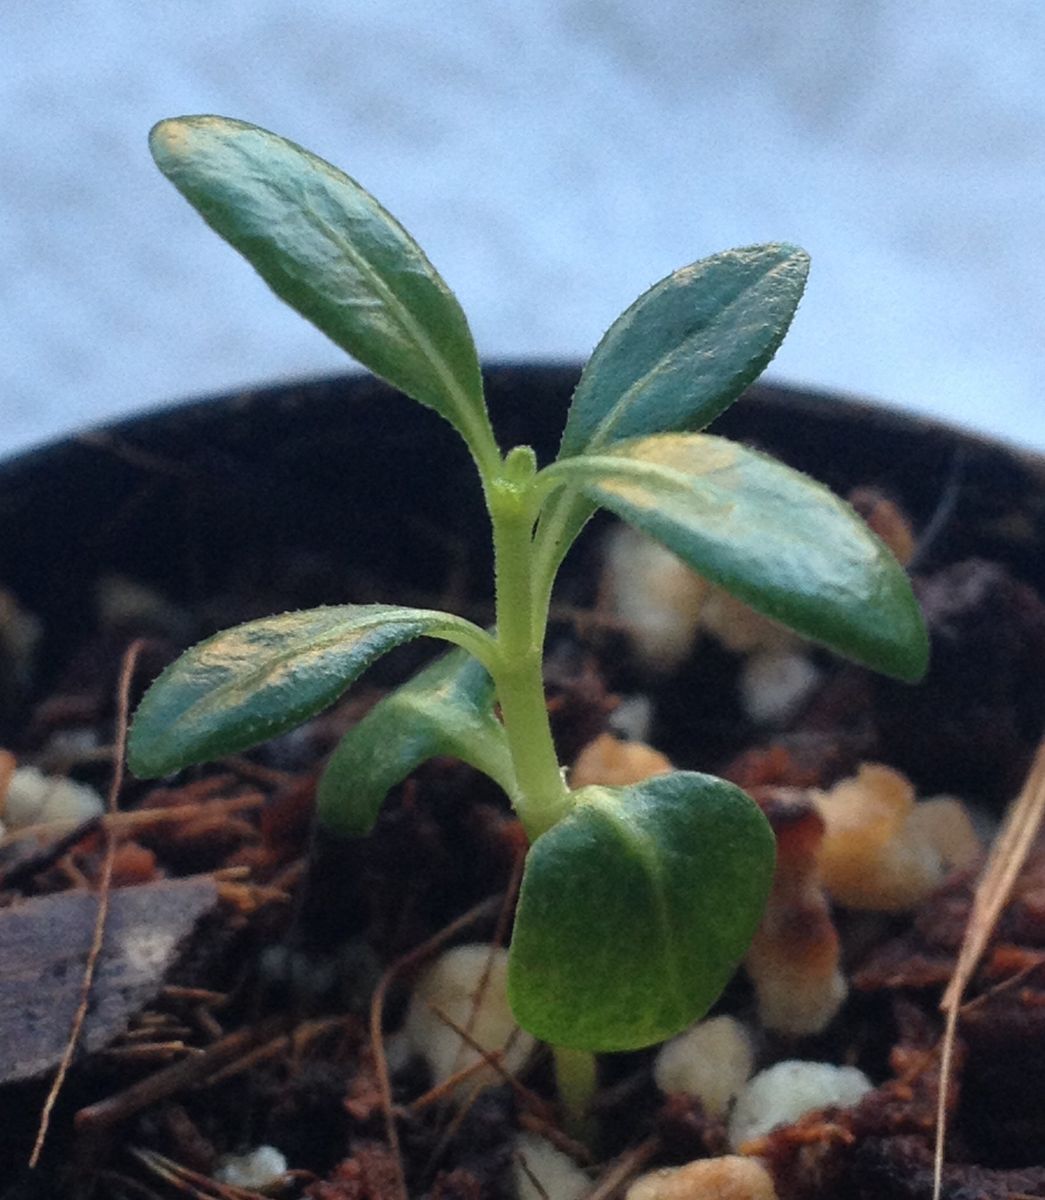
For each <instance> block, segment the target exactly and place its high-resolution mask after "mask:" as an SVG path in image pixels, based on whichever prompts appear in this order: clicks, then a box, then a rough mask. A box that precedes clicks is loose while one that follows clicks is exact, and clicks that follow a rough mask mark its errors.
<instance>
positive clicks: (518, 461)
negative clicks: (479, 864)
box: [487, 447, 569, 841]
mask: <svg viewBox="0 0 1045 1200" xmlns="http://www.w3.org/2000/svg"><path fill="white" fill-rule="evenodd" d="M534 469H535V464H534V461H533V452H532V450H530V449H529V447H521V448H518V449H516V450H513V451H512V453H511V454H509V456H508V458H507V459H506V460H505V468H504V471H503V473H502V475H501V476H500V478H498V479H496V480H493V481H492V482H491V484H490V486H489V487H488V489H487V503H488V505H489V508H490V518H491V521H492V523H493V534H494V555H495V572H496V587H497V601H496V604H497V609H496V612H497V643H498V649H499V659H500V661H499V663H498V669H497V670H496V672H495V673H494V682H495V683H496V685H497V698H498V700H499V701H500V705H501V716H502V718H503V720H504V729H505V734H506V735H507V739H508V748H509V752H510V754H511V756H512V763H513V765H514V767H515V775H516V779H517V781H518V787H519V795H518V797H517V805H516V807H517V810H518V813H519V819H520V820H521V821H522V823H523V827H524V828H525V830H526V833H527V836H528V837H529V839H530V841H533V840H534V839H535V838H537V837H539V836H540V835H541V834H542V833H543V832H544V831H545V830H546V829H550V828H551V827H552V826H553V825H554V824H556V822H558V821H559V820H561V818H562V817H563V816H564V815H565V814H566V812H567V811H568V810H569V792H568V790H567V788H566V784H565V783H564V782H563V778H562V772H561V771H560V769H559V762H558V758H557V757H556V753H555V746H554V745H553V743H552V736H551V728H550V726H549V724H548V708H547V705H546V704H545V699H544V678H543V674H542V665H543V656H544V633H545V621H544V620H540V619H535V615H534V610H533V525H534V519H535V504H534V494H533V488H532V479H533V473H534Z"/></svg>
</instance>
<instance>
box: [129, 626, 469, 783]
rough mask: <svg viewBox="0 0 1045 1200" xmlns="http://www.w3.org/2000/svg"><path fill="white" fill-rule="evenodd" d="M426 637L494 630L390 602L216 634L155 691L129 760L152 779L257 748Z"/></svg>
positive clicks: (144, 705) (140, 716)
mask: <svg viewBox="0 0 1045 1200" xmlns="http://www.w3.org/2000/svg"><path fill="white" fill-rule="evenodd" d="M422 635H427V636H430V637H442V638H447V639H448V640H450V641H456V640H458V638H460V637H464V638H468V639H470V638H474V637H479V638H481V637H484V636H485V635H484V634H483V632H482V630H480V629H479V628H477V627H476V626H474V625H472V624H471V623H470V622H468V621H464V620H462V619H461V618H459V617H453V616H450V615H449V614H447V613H441V612H429V611H427V610H425V609H414V608H399V607H395V606H392V605H386V604H360V605H352V604H346V605H341V606H339V607H330V608H314V609H310V610H309V611H307V612H292V613H283V614H282V615H280V616H276V617H265V618H263V619H262V620H260V621H250V622H248V623H247V624H246V625H239V626H237V627H236V628H235V629H227V630H225V631H224V632H223V633H218V634H215V635H214V636H213V637H211V638H208V639H207V640H206V641H203V642H200V643H199V645H197V646H193V647H192V649H190V650H187V651H186V652H185V653H184V654H183V655H182V656H181V658H179V659H178V660H177V661H176V662H174V663H172V664H171V665H170V666H169V667H168V668H167V669H166V670H165V671H164V672H163V673H162V674H161V675H160V676H159V678H158V679H156V681H155V682H154V683H153V685H152V686H151V687H150V688H149V690H148V691H147V692H146V693H145V696H144V697H143V698H142V702H141V704H139V706H138V711H137V712H136V713H135V716H134V723H133V725H132V727H131V732H130V737H129V741H128V756H127V761H128V764H129V766H130V768H131V770H132V771H133V772H134V773H135V774H136V775H138V776H139V777H140V778H143V779H150V778H153V777H155V776H158V775H166V774H168V773H169V772H171V771H176V770H179V769H180V768H182V767H186V766H189V765H190V764H192V763H198V762H205V761H207V760H208V759H212V758H216V757H220V756H221V755H224V754H235V753H238V752H239V751H241V750H246V749H248V748H249V747H250V746H256V745H257V744H258V743H259V742H264V741H266V740H267V739H268V738H271V737H275V736H276V735H277V734H280V733H284V732H286V730H288V729H293V728H294V726H296V725H300V724H301V722H302V721H305V720H307V719H308V718H309V717H311V716H314V715H315V714H316V713H317V712H320V711H321V710H322V709H324V708H326V707H327V706H328V705H329V704H332V703H333V702H334V701H335V700H336V699H337V698H338V696H340V695H341V693H342V692H343V691H344V690H345V689H346V688H347V687H348V686H349V684H350V683H352V681H353V680H354V679H355V678H356V677H357V676H358V675H360V674H361V673H362V672H363V671H364V670H365V669H366V668H367V667H368V666H369V665H370V664H371V663H372V662H373V661H374V659H376V658H378V657H380V655H382V654H384V653H386V652H387V651H389V650H391V649H393V648H394V647H395V646H398V645H400V644H402V643H403V642H408V641H410V640H411V639H412V638H415V637H421V636H422Z"/></svg>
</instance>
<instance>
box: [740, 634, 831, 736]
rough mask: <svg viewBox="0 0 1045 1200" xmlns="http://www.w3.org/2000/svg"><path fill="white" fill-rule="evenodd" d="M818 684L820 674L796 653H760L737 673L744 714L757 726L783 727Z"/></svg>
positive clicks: (789, 651) (766, 651) (771, 651)
mask: <svg viewBox="0 0 1045 1200" xmlns="http://www.w3.org/2000/svg"><path fill="white" fill-rule="evenodd" d="M819 682H820V672H819V671H818V670H817V669H816V667H815V666H813V664H812V662H810V660H809V659H808V658H807V657H806V656H805V654H803V653H801V652H800V651H797V650H761V651H759V652H757V653H755V654H752V655H751V656H750V657H749V658H748V659H747V660H746V662H745V663H744V665H743V667H742V668H741V672H740V699H741V702H742V703H743V705H744V711H745V712H746V713H747V715H748V716H749V717H750V718H751V719H752V720H753V721H757V722H758V723H759V724H760V725H778V724H783V723H784V722H785V721H787V720H788V719H789V718H790V717H792V716H793V715H794V714H795V713H796V712H797V711H798V710H799V708H801V706H802V705H803V704H804V703H805V701H806V700H807V699H808V697H809V696H810V695H811V694H812V691H813V689H814V688H815V687H816V685H817V684H818V683H819Z"/></svg>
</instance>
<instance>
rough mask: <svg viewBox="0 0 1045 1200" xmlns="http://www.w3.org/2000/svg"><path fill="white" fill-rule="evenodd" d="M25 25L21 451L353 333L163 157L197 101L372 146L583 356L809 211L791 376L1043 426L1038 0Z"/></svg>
mask: <svg viewBox="0 0 1045 1200" xmlns="http://www.w3.org/2000/svg"><path fill="white" fill-rule="evenodd" d="M0 33H2V36H0V154H2V158H3V166H4V170H3V179H2V182H0V322H2V329H3V337H2V338H0V454H4V453H8V452H11V451H14V450H17V449H20V448H24V447H27V446H30V445H33V444H35V443H38V442H40V441H42V440H45V439H47V438H50V437H52V436H54V435H57V434H61V433H64V432H67V431H70V430H72V429H75V428H78V427H80V426H82V425H84V424H91V423H97V422H99V421H103V420H106V419H109V418H111V417H115V416H119V415H124V414H127V413H131V412H135V411H140V410H143V409H148V408H151V407H153V406H155V405H158V404H162V403H164V402H167V401H170V400H172V399H178V398H184V397H187V396H196V395H202V394H206V393H211V392H216V391H221V390H225V389H231V388H238V387H241V386H244V385H253V384H258V383H261V382H268V381H272V380H275V379H283V378H300V377H303V376H310V375H315V374H317V373H322V372H326V371H336V370H341V369H344V368H345V367H346V366H347V365H348V361H347V360H346V359H345V357H344V356H343V354H342V353H341V352H340V351H338V350H337V349H336V348H335V347H334V346H333V345H332V344H330V343H328V342H327V341H326V340H325V339H324V338H323V337H322V335H320V334H319V333H317V332H315V331H314V330H313V329H312V328H311V327H310V326H308V325H306V324H305V323H304V322H303V321H302V320H301V319H300V318H298V317H296V316H295V315H294V314H293V313H291V312H290V310H289V309H286V308H285V307H284V306H283V305H281V304H280V303H279V302H278V301H277V300H276V299H275V298H274V297H272V296H271V294H270V293H268V292H267V289H266V288H265V286H264V285H263V284H262V283H261V282H260V280H258V279H257V278H256V277H255V276H254V275H253V273H252V272H251V271H250V269H249V268H248V267H247V266H246V264H245V263H244V262H243V261H242V260H241V259H239V258H238V256H236V255H235V254H234V253H233V252H232V251H231V250H229V249H228V248H227V247H225V246H224V245H223V244H222V243H221V242H220V241H219V240H218V239H217V238H216V237H215V236H214V235H213V234H212V233H210V232H209V231H208V230H207V229H206V228H205V227H204V226H203V224H202V222H201V221H200V220H199V218H198V217H197V216H196V215H195V214H194V213H193V212H192V211H191V210H190V208H189V207H188V205H186V204H185V202H184V201H183V200H182V199H181V198H180V197H179V196H178V195H177V194H176V193H175V191H174V190H173V189H172V188H171V187H170V185H169V184H167V183H166V182H165V181H164V180H163V179H162V177H161V176H160V175H159V173H158V172H157V171H156V170H155V169H154V167H153V166H152V163H151V160H150V158H149V155H148V151H147V149H146V142H145V138H146V133H147V131H148V128H149V127H150V125H151V124H152V123H153V122H154V121H155V120H157V119H158V118H160V117H163V116H171V115H176V114H181V113H192V112H216V113H221V114H224V115H229V116H236V117H240V118H242V119H245V120H249V121H253V122H255V123H257V124H261V125H264V126H266V127H268V128H271V129H274V130H276V131H277V132H279V133H282V134H284V135H286V136H288V137H290V138H293V139H294V140H296V141H298V142H301V143H302V144H304V145H306V146H308V147H309V148H310V149H312V150H314V151H316V152H317V153H319V154H321V155H323V156H324V157H326V158H328V159H330V160H331V161H333V162H335V163H337V164H338V165H339V166H342V167H343V168H344V169H345V170H347V171H348V172H349V174H351V175H353V176H354V177H356V178H357V179H359V180H360V182H362V183H363V184H364V186H366V187H367V188H369V189H370V190H371V191H372V192H374V193H375V194H376V195H377V196H378V197H379V198H380V199H381V200H382V201H383V202H384V203H385V204H386V206H387V207H389V208H390V209H391V210H392V211H393V212H394V213H395V214H396V215H397V216H398V217H399V218H400V220H402V222H403V223H404V224H405V225H406V226H407V228H408V229H410V230H411V232H412V233H413V234H414V236H415V237H416V238H417V239H418V241H419V242H421V244H422V245H423V246H424V247H425V248H426V250H427V251H428V253H429V256H430V257H431V259H432V260H433V262H434V263H435V264H436V266H437V267H438V268H439V269H440V271H441V272H442V274H443V275H444V277H445V278H446V279H447V281H448V282H449V283H450V285H451V287H453V288H454V290H455V291H456V292H457V293H458V295H459V297H460V299H461V301H462V304H463V306H464V308H465V310H466V312H467V313H468V314H469V317H470V319H471V322H472V327H473V330H474V332H475V335H476V339H477V342H478V344H479V348H480V351H481V353H482V354H483V355H485V356H486V357H489V358H499V359H506V358H508V359H515V358H522V357H539V358H544V359H563V358H567V359H569V358H581V357H584V356H586V355H587V354H588V353H589V352H590V350H591V348H592V347H593V345H594V344H595V342H596V341H597V340H598V338H599V336H600V335H601V333H602V332H603V330H604V329H605V328H606V326H607V325H608V324H609V322H610V321H611V320H612V319H613V318H614V317H615V316H616V315H617V313H618V312H619V311H620V310H621V309H622V308H623V307H624V306H625V305H627V304H628V303H630V302H631V301H632V300H633V299H634V298H635V297H636V295H638V293H639V292H640V291H642V290H643V289H645V288H646V287H647V286H648V285H649V284H651V283H652V282H654V281H655V280H656V279H658V278H660V277H661V276H663V275H665V274H667V273H668V272H669V271H670V270H671V269H673V268H674V267H677V266H680V265H682V264H683V263H686V262H689V261H692V260H693V259H696V258H701V257H703V256H705V255H707V254H709V253H712V252H714V251H716V250H719V249H723V248H726V247H729V246H735V245H743V244H747V243H751V242H757V241H770V240H772V241H777V240H787V241H795V242H798V243H800V244H802V245H804V246H805V247H806V248H807V249H808V250H809V251H810V252H811V254H812V256H813V273H812V275H811V279H810V286H809V290H808V292H807V294H806V299H805V301H804V303H803V306H802V308H801V310H800V312H799V315H798V318H797V320H796V322H795V325H794V327H793V329H792V332H791V334H790V336H789V338H788V340H787V341H786V343H785V345H784V347H783V349H782V350H781V352H780V354H779V355H778V357H777V359H776V361H775V362H774V364H773V366H772V368H771V369H770V373H769V377H770V378H774V379H778V380H784V381H790V382H795V383H802V384H808V385H813V386H816V387H820V388H837V389H842V390H844V391H848V392H854V393H859V394H863V395H867V396H871V397H874V398H876V399H880V400H882V401H885V402H887V403H889V404H894V405H897V406H901V407H905V408H908V409H915V410H919V411H922V412H926V413H932V414H935V415H938V416H940V417H943V418H945V419H948V420H952V421H957V422H960V423H963V424H965V425H968V426H971V427H973V428H977V429H980V430H985V431H988V432H992V433H996V434H999V435H1002V436H1004V437H1007V438H1009V439H1011V440H1014V441H1018V442H1021V443H1023V444H1026V445H1030V446H1034V447H1037V448H1039V449H1041V448H1045V404H1043V403H1042V385H1041V381H1042V377H1043V375H1045V337H1043V334H1045V287H1043V285H1042V277H1043V267H1045V232H1043V231H1045V61H1043V59H1045V4H1042V3H1041V0H995V2H994V3H993V4H991V5H984V4H981V3H978V2H977V3H973V2H972V0H919V2H918V3H917V4H912V3H910V0H859V2H858V3H854V2H853V0H741V2H738V0H698V2H696V3H694V0H645V2H644V3H642V4H636V3H635V2H634V0H496V2H491V0H453V2H448V0H446V2H440V0H429V2H421V0H395V2H394V3H390V2H388V0H383V2H379V0H375V2H373V3H367V2H354V0H311V2H309V3H303V4H288V3H286V0H249V2H248V0H178V2H177V3H175V2H164V0H153V3H150V4H148V5H145V4H140V3H138V2H137V0H79V2H77V0H65V2H61V3H59V2H57V0H8V2H7V4H6V5H5V7H4V13H3V15H2V16H0Z"/></svg>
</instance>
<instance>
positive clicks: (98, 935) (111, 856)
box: [29, 639, 144, 1170]
mask: <svg viewBox="0 0 1045 1200" xmlns="http://www.w3.org/2000/svg"><path fill="white" fill-rule="evenodd" d="M143 644H144V643H143V642H142V641H141V640H140V639H139V640H137V641H134V642H132V643H131V644H130V645H129V646H128V647H127V650H126V651H125V653H124V656H123V663H122V665H121V667H120V678H119V683H118V685H117V700H116V705H117V710H116V711H117V716H116V744H115V745H114V747H113V770H112V780H111V782H110V784H109V796H108V800H107V803H106V810H107V811H108V812H109V813H110V814H112V813H115V812H116V801H117V799H118V797H119V795H120V789H121V788H122V787H123V760H124V757H125V754H126V750H127V723H128V716H129V711H130V691H131V679H132V677H133V675H134V668H135V666H136V664H137V662H138V655H139V654H140V653H141V649H142V646H143ZM103 838H104V847H105V850H104V855H105V857H104V859H103V862H102V873H101V878H100V879H99V882H98V913H97V915H96V917H95V921H94V934H93V936H92V938H91V946H90V949H89V950H88V952H87V962H86V963H85V964H84V970H83V983H82V985H81V987H80V1003H79V1005H78V1006H77V1009H76V1013H75V1015H74V1016H73V1024H72V1028H71V1029H70V1031H69V1040H68V1041H67V1042H66V1045H65V1053H64V1054H63V1055H62V1061H61V1063H60V1064H59V1066H58V1073H57V1074H56V1075H55V1077H54V1082H53V1083H52V1084H51V1088H50V1090H49V1091H48V1093H47V1098H46V1100H45V1101H44V1107H43V1111H42V1112H41V1114H40V1124H39V1127H38V1129H37V1133H36V1141H35V1143H34V1144H33V1152H32V1154H31V1155H30V1156H29V1169H30V1170H33V1169H35V1167H36V1165H37V1163H38V1162H39V1161H40V1155H41V1154H42V1153H43V1148H44V1142H45V1141H46V1140H47V1130H48V1128H49V1127H50V1124H51V1114H52V1113H53V1112H54V1106H55V1104H56V1103H57V1100H58V1096H59V1093H60V1092H61V1090H62V1085H63V1084H64V1083H65V1077H66V1075H67V1074H68V1072H69V1066H70V1064H71V1063H72V1061H73V1055H74V1054H75V1053H76V1047H77V1044H78V1043H79V1041H80V1034H81V1032H82V1031H83V1026H84V1022H85V1021H86V1020H87V1006H88V1004H89V1003H90V999H91V985H92V984H93V983H94V971H95V967H96V966H97V964H98V958H99V955H100V954H101V952H102V943H103V942H104V940H105V922H106V920H107V919H108V916H109V889H110V886H111V884H112V872H113V863H114V862H115V859H116V841H115V839H114V838H113V836H112V834H111V832H110V831H109V830H105V832H104V834H103Z"/></svg>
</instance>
